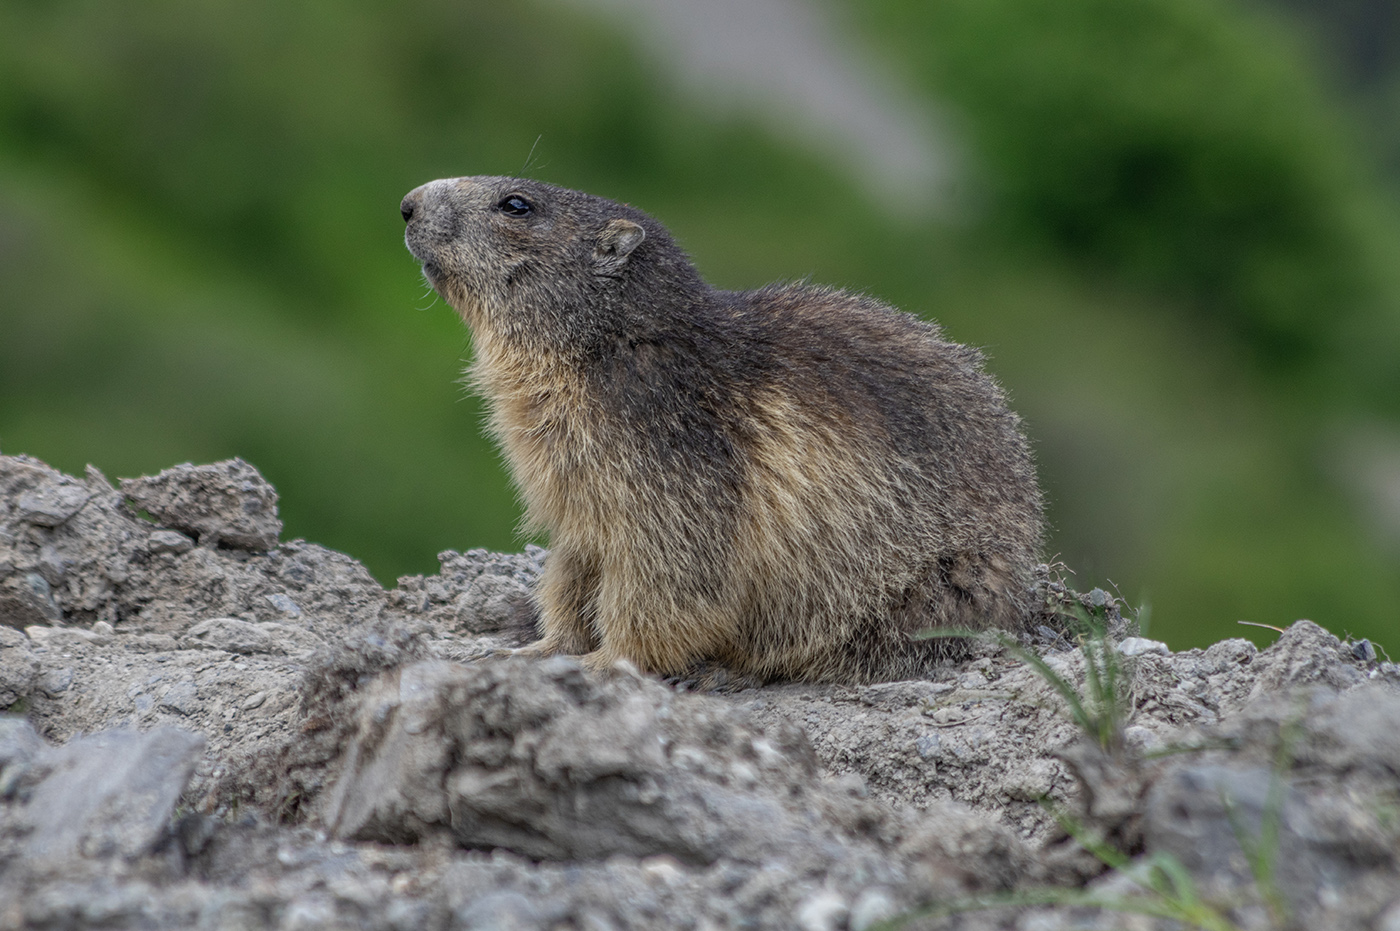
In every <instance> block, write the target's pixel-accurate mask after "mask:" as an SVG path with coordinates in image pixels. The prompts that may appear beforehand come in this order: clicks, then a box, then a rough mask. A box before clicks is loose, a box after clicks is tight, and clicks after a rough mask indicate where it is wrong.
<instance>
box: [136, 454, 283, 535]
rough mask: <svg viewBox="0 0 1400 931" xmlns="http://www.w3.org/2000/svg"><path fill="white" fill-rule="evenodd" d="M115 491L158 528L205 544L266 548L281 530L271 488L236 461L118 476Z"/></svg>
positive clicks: (181, 466)
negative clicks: (149, 474) (140, 475)
mask: <svg viewBox="0 0 1400 931" xmlns="http://www.w3.org/2000/svg"><path fill="white" fill-rule="evenodd" d="M121 491H122V494H123V495H125V496H126V497H127V499H128V500H130V502H131V504H132V506H133V507H136V508H140V509H143V510H145V511H147V512H148V513H149V514H150V515H151V516H152V517H154V518H155V520H156V523H157V524H159V525H160V526H161V527H164V528H168V529H171V530H179V531H182V532H184V533H188V534H193V535H195V536H197V537H198V538H199V541H200V543H201V544H203V545H205V546H215V545H219V544H222V545H224V546H232V547H237V548H239V549H247V550H270V549H272V548H273V547H275V546H276V545H277V538H278V537H279V536H281V534H282V521H281V520H280V519H279V518H278V516H277V491H276V490H275V489H274V488H273V487H272V486H271V485H269V484H268V483H267V481H266V480H265V479H264V478H263V477H262V476H261V475H260V474H258V470H257V469H255V468H253V467H252V466H251V465H249V464H248V463H246V462H244V461H243V460H242V459H228V460H225V461H223V462H216V463H214V464H213V465H203V466H196V465H190V464H189V463H185V464H184V465H178V466H175V467H174V468H172V469H166V470H165V471H164V472H162V473H160V474H159V475H157V476H154V477H151V478H124V479H122V480H121Z"/></svg>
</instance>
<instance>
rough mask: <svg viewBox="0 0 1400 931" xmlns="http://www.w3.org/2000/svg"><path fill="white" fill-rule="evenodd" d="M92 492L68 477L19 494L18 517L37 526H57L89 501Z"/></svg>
mask: <svg viewBox="0 0 1400 931" xmlns="http://www.w3.org/2000/svg"><path fill="white" fill-rule="evenodd" d="M91 497H92V492H91V491H89V490H88V489H87V488H86V487H85V486H83V485H81V484H79V483H77V482H75V481H73V480H71V479H68V480H67V481H65V482H64V483H62V484H55V485H49V486H47V487H44V488H40V489H36V490H34V491H27V492H25V493H24V494H22V495H20V496H19V502H18V517H19V519H20V520H22V521H24V522H25V523H27V524H33V525H34V526H36V527H57V526H59V525H60V524H62V523H64V522H65V521H67V520H68V519H69V518H71V517H72V516H73V515H74V514H76V513H78V511H79V510H80V509H81V508H82V506H83V505H85V504H87V503H88V499H89V498H91Z"/></svg>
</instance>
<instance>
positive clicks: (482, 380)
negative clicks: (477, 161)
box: [401, 177, 1041, 682]
mask: <svg viewBox="0 0 1400 931" xmlns="http://www.w3.org/2000/svg"><path fill="white" fill-rule="evenodd" d="M401 210H402V213H403V217H404V220H405V221H406V222H407V224H408V230H407V233H406V234H405V242H406V243H407V245H408V249H409V251H410V252H412V253H413V255H414V257H415V258H416V259H417V260H418V261H419V262H421V263H422V266H423V274H424V276H425V277H426V278H427V280H428V282H429V283H430V284H431V285H432V286H433V288H435V289H436V290H437V292H438V293H439V294H441V295H442V297H443V298H444V299H445V300H446V301H447V302H448V303H449V304H451V305H452V306H453V307H454V308H456V310H457V311H458V312H459V313H460V314H461V316H462V319H463V320H464V321H466V323H467V325H468V326H469V327H470V328H471V331H472V334H473V343H474V354H475V361H474V363H473V364H472V366H471V368H470V370H469V375H470V380H471V382H472V384H473V385H474V387H475V388H476V389H477V390H478V391H479V392H480V393H481V394H482V395H483V396H484V397H485V399H486V401H487V402H488V406H489V409H490V430H491V432H492V433H493V434H494V436H495V438H496V439H497V440H498V441H499V443H500V445H501V447H502V449H503V450H504V452H505V456H506V459H507V461H508V463H509V466H510V470H511V472H512V473H513V476H514V480H515V482H516V484H517V485H518V487H519V490H520V493H521V495H522V497H523V501H524V505H525V509H526V517H527V520H528V521H530V522H531V523H532V524H533V525H535V526H539V527H543V528H544V529H546V530H547V531H548V534H549V543H550V549H551V552H550V556H549V559H548V561H547V562H546V565H545V572H544V576H543V577H542V578H541V580H540V584H539V586H538V590H537V592H536V606H537V608H538V611H539V615H540V616H539V623H540V629H541V633H542V639H540V640H538V641H537V642H536V643H535V644H532V646H531V647H530V648H527V649H529V650H530V651H532V652H540V653H546V654H551V653H572V654H584V656H583V661H584V663H585V665H587V666H589V667H591V668H595V669H597V668H604V667H607V666H610V665H611V664H612V663H613V662H614V661H615V660H617V659H620V658H625V659H627V660H630V661H631V662H633V663H634V664H636V666H637V667H639V668H640V669H641V670H643V671H645V672H649V673H653V674H664V675H685V674H686V673H687V672H688V671H690V670H692V669H695V668H703V667H705V666H706V665H712V664H720V665H721V666H722V667H724V668H725V669H726V670H729V671H731V672H732V673H734V674H736V675H737V676H740V677H743V678H746V679H749V680H751V681H752V680H758V681H767V680H771V679H800V680H808V681H828V682H870V681H880V680H889V679H900V678H911V677H916V676H919V675H921V674H923V673H925V672H927V671H928V669H929V668H930V667H931V666H932V664H934V663H935V662H936V661H937V660H938V659H939V658H940V656H941V655H943V654H945V653H946V652H947V650H948V641H946V640H938V639H934V640H928V639H913V638H912V637H911V634H913V633H916V632H918V631H920V630H923V629H927V628H933V627H960V628H972V629H985V628H989V627H999V628H1003V629H1007V630H1013V631H1014V630H1018V629H1021V628H1023V627H1024V625H1025V624H1026V623H1027V619H1028V618H1029V617H1030V615H1031V604H1030V601H1031V594H1030V592H1031V587H1032V573H1033V571H1034V564H1035V561H1036V558H1037V555H1038V550H1039V547H1040V543H1041V503H1040V492H1039V488H1038V486H1037V483H1036V477H1035V469H1034V465H1033V463H1032V460H1031V453H1030V449H1029V447H1028V444H1027V442H1026V439H1025V437H1024V436H1023V435H1022V432H1021V429H1020V420H1019V418H1018V417H1017V416H1016V415H1015V414H1014V413H1012V412H1011V411H1010V410H1009V409H1008V408H1007V406H1006V402H1005V399H1004V397H1003V395H1002V392H1001V390H1000V389H999V388H998V387H997V385H996V384H995V383H994V382H993V381H992V379H991V378H990V377H989V376H988V375H986V374H985V373H984V372H983V370H982V357H981V354H980V353H979V352H978V351H977V350H975V349H971V348H968V347H966V346H961V345H958V344H956V343H951V342H948V341H946V340H944V339H943V338H942V336H941V335H940V331H939V329H938V327H937V326H936V325H934V324H931V323H925V322H923V321H921V320H919V319H917V318H916V317H913V316H911V315H909V314H905V313H902V312H900V311H898V310H895V309H894V308H891V307H888V306H886V305H884V304H881V303H879V302H878V301H875V300H872V299H870V298H868V297H863V296H860V295H857V294H849V293H846V292H843V291H838V290H833V289H829V288H820V287H811V286H808V285H805V284H778V285H770V286H768V287H764V288H760V289H758V290H756V291H721V290H718V289H716V288H712V287H710V286H709V285H708V284H706V283H705V282H704V281H703V280H702V279H701V278H700V275H699V273H698V272H697V271H696V270H695V268H694V267H693V266H692V265H691V263H690V261H689V259H688V258H687V257H686V255H685V253H684V252H682V251H681V249H680V248H679V247H678V246H677V245H676V244H675V242H674V241H673V240H672V238H671V236H670V235H669V234H668V233H667V232H666V230H665V228H664V227H662V225H661V224H660V223H658V222H657V221H656V220H654V219H652V218H651V217H649V216H647V215H646V214H644V213H642V212H641V211H639V210H636V209H634V208H632V207H630V206H625V205H622V204H617V203H613V202H611V201H608V200H604V199H603V198H600V197H594V196H592V195H589V194H583V193H579V192H577V191H570V190H565V189H563V188H558V187H553V186H551V185H547V184H542V183H539V182H536V181H528V180H521V179H518V178H493V177H474V178H452V179H445V180H439V181H433V182H430V183H428V184H425V185H423V186H422V187H419V188H416V189H415V190H413V191H412V192H410V193H409V195H408V196H407V197H405V198H404V199H403V203H402V205H401Z"/></svg>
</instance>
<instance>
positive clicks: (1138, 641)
mask: <svg viewBox="0 0 1400 931" xmlns="http://www.w3.org/2000/svg"><path fill="white" fill-rule="evenodd" d="M1118 652H1119V653H1122V654H1123V655H1124V656H1141V655H1142V654H1144V653H1158V654H1161V655H1162V656H1168V655H1170V654H1171V650H1169V649H1167V645H1166V644H1165V643H1163V642H1161V641H1160V640H1148V639H1147V638H1146V637H1128V638H1127V639H1126V640H1124V641H1123V642H1122V643H1120V644H1118Z"/></svg>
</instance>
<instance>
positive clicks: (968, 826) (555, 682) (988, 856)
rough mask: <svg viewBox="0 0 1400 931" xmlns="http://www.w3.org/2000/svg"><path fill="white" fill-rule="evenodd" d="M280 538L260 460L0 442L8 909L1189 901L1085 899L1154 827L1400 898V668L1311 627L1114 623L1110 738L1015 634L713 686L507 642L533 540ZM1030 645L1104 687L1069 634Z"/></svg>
mask: <svg viewBox="0 0 1400 931" xmlns="http://www.w3.org/2000/svg"><path fill="white" fill-rule="evenodd" d="M279 533H280V522H278V521H277V517H276V493H275V491H273V490H272V488H271V486H269V485H267V483H266V482H265V481H263V480H262V478H261V477H260V476H258V475H257V473H256V471H255V470H253V469H252V467H251V466H248V465H247V464H246V463H243V462H241V461H238V460H234V461H232V462H227V463H217V464H214V465H209V466H189V465H185V466H177V467H175V468H174V469H170V470H167V471H166V472H164V473H162V474H161V475H159V476H156V477H153V478H149V479H138V480H134V481H131V480H128V481H123V482H122V483H121V486H120V489H119V488H118V487H116V486H113V485H112V484H111V483H110V482H108V481H107V479H106V478H105V477H103V476H102V475H101V473H100V472H98V471H97V470H95V469H89V471H88V474H87V475H86V476H85V477H83V478H76V477H72V476H66V475H63V474H61V473H59V472H57V471H55V470H53V469H51V468H49V467H48V466H46V465H44V464H43V463H41V462H38V461H36V460H33V459H28V458H25V457H0V703H3V705H4V707H6V708H8V709H9V711H10V713H9V714H8V715H6V716H4V717H0V819H3V820H0V927H15V928H19V927H24V928H49V927H52V928H59V927H62V928H99V927H102V928H106V927H141V928H167V927H168V928H186V927H210V928H222V927H230V928H232V927H238V928H261V927H267V928H273V927H277V928H281V927H297V928H313V927H328V928H329V927H337V928H340V927H352V928H409V927H411V928H458V927H461V928H525V929H529V928H540V929H578V931H585V929H587V931H593V929H624V928H626V929H631V928H637V929H641V928H685V929H705V931H716V929H729V928H734V929H738V928H801V929H833V931H835V929H866V928H871V927H874V926H876V924H877V923H878V922H879V921H880V920H881V919H884V918H888V917H891V916H895V915H903V914H908V913H910V912H911V911H912V910H917V909H921V908H922V909H927V908H930V907H937V906H939V905H947V904H949V903H958V902H960V903H962V904H964V905H965V904H968V902H969V901H970V900H971V897H975V896H983V897H986V896H996V895H1008V894H1009V895H1013V896H1015V895H1020V896H1022V900H1023V901H1022V904H1021V905H1020V906H1018V907H1014V908H1000V909H996V910H979V911H966V912H953V913H948V914H943V913H939V914H932V913H930V914H928V915H926V916H925V917H923V918H920V919H918V920H917V921H916V922H915V923H914V925H912V926H916V927H931V928H932V927H938V928H1022V929H1031V928H1035V929H1056V928H1110V927H1128V926H1131V927H1142V928H1157V927H1161V928H1166V927H1171V926H1172V925H1170V924H1169V923H1168V922H1167V921H1166V920H1165V919H1162V918H1153V917H1149V916H1146V915H1141V914H1136V915H1131V916H1129V915H1126V914H1125V913H1123V912H1121V911H1104V910H1101V909H1098V908H1093V907H1087V906H1085V905H1083V904H1082V903H1081V904H1076V901H1075V900H1073V896H1083V895H1097V896H1099V897H1100V898H1104V897H1118V898H1123V897H1127V898H1130V899H1132V898H1134V897H1135V898H1136V901H1137V902H1138V904H1139V905H1141V904H1142V903H1144V902H1151V903H1157V904H1160V899H1161V897H1160V896H1157V897H1156V898H1154V897H1153V896H1152V895H1151V894H1149V893H1145V892H1144V891H1143V890H1142V889H1141V887H1140V886H1137V885H1134V883H1133V882H1132V881H1131V876H1130V874H1131V871H1132V870H1134V869H1144V870H1145V869H1146V868H1147V867H1148V866H1149V865H1151V864H1152V863H1161V862H1169V863H1171V864H1180V866H1181V868H1182V870H1183V872H1184V875H1185V876H1189V877H1191V882H1192V883H1193V884H1194V885H1193V888H1194V891H1195V892H1196V893H1197V894H1198V895H1200V896H1201V897H1203V899H1204V900H1206V901H1207V902H1213V903H1216V906H1215V907H1217V909H1218V911H1219V912H1220V913H1221V914H1222V915H1224V916H1227V917H1228V918H1229V919H1230V920H1231V921H1233V922H1234V923H1235V925H1236V926H1237V927H1240V928H1256V927H1258V928H1267V927H1310V928H1321V927H1327V928H1339V929H1348V928H1358V929H1360V928H1368V929H1387V931H1393V929H1395V928H1400V891H1397V890H1400V817H1397V815H1396V812H1400V737H1397V734H1400V729H1397V727H1396V723H1395V722H1396V721H1400V670H1397V668H1396V667H1395V666H1394V665H1392V664H1390V663H1384V662H1380V661H1378V660H1377V657H1376V651H1375V650H1374V648H1372V647H1371V645H1370V644H1366V643H1364V642H1362V643H1343V642H1340V641H1338V640H1337V639H1336V638H1335V637H1333V636H1332V635H1331V634H1329V633H1327V632H1326V631H1324V630H1322V629H1321V628H1319V627H1317V626H1316V625H1313V624H1311V623H1309V622H1306V621H1299V622H1297V623H1296V624H1294V625H1293V626H1292V627H1291V628H1289V629H1288V631H1287V632H1286V633H1285V634H1283V635H1282V636H1281V637H1280V638H1279V641H1278V642H1277V643H1276V644H1275V645H1274V646H1272V647H1270V648H1269V649H1267V650H1263V651H1258V650H1256V649H1255V648H1254V647H1253V645H1251V644H1250V643H1248V642H1247V641H1244V640H1226V641H1222V642H1221V643H1218V644H1215V645H1214V646H1212V647H1211V648H1210V649H1208V650H1193V651H1190V652H1187V653H1177V654H1173V653H1170V652H1168V651H1167V650H1166V648H1165V647H1164V646H1162V645H1161V644H1155V643H1153V642H1152V641H1147V640H1143V639H1141V638H1134V637H1130V636H1128V635H1129V634H1131V633H1132V631H1129V630H1121V629H1120V630H1116V631H1115V633H1114V638H1115V639H1114V640H1113V647H1112V648H1113V650H1114V655H1115V656H1117V657H1118V662H1119V663H1120V664H1121V667H1122V670H1123V676H1124V684H1125V688H1124V690H1123V695H1122V698H1121V700H1122V702H1123V703H1124V704H1123V707H1124V708H1125V710H1126V717H1125V722H1124V724H1125V726H1124V727H1123V729H1122V730H1121V732H1120V734H1121V739H1120V741H1119V742H1118V743H1116V744H1114V745H1111V746H1109V747H1107V748H1103V747H1100V746H1099V745H1098V744H1095V743H1091V742H1087V741H1086V740H1085V738H1084V734H1083V732H1082V731H1081V729H1080V728H1078V727H1076V725H1075V724H1073V723H1072V722H1071V721H1070V719H1069V717H1068V716H1067V715H1066V714H1065V712H1064V702H1063V699H1062V698H1061V696H1060V695H1059V694H1058V693H1057V692H1056V690H1055V689H1054V688H1053V687H1052V685H1051V684H1050V682H1049V681H1048V679H1047V677H1046V675H1045V674H1044V673H1042V672H1037V671H1036V670H1034V669H1032V668H1031V667H1030V666H1029V665H1028V664H1027V663H1026V662H1024V661H1022V660H1021V659H1018V658H1017V657H1016V656H1014V655H1012V654H1011V653H1009V652H1007V651H1006V650H1003V649H997V648H993V647H982V648H979V649H977V650H976V651H974V655H972V656H971V657H969V658H968V659H967V660H966V661H964V662H960V663H957V664H950V665H948V666H946V667H943V668H942V669H940V670H939V671H938V674H937V676H936V677H935V678H934V679H931V680H928V681H922V680H921V681H910V682H891V683H881V684H877V685H869V686H861V687H846V686H811V685H801V684H791V685H779V686H771V687H766V688H760V689H747V690H744V691H737V692H731V693H724V694H720V693H716V694H696V693H692V692H689V691H686V690H685V689H683V688H678V687H676V686H675V685H673V684H668V683H663V682H657V681H654V680H650V679H647V678H645V677H641V676H638V675H636V674H635V673H634V672H631V671H629V670H626V669H619V670H616V671H614V672H613V673H612V674H611V675H608V676H603V677H598V676H593V675H590V674H587V673H585V672H584V671H583V670H582V669H581V668H579V666H578V665H577V664H576V663H575V662H573V661H572V660H570V659H567V658H554V659H549V660H532V659H527V658H523V657H503V656H500V655H498V654H499V653H500V651H501V650H502V648H504V647H509V646H511V645H514V644H517V643H519V642H520V640H521V638H522V636H523V635H524V631H525V627H526V626H528V625H527V621H528V614H529V607H528V606H529V591H530V588H531V586H532V585H533V584H534V582H535V580H536V579H537V578H538V576H539V573H540V571H541V568H542V564H543V561H544V560H545V559H546V558H547V554H546V553H545V552H544V551H543V550H539V549H534V548H532V549H530V550H529V551H527V552H526V553H524V554H518V555H502V554H493V553H486V552H484V551H472V552H468V553H456V552H448V553H444V554H442V556H441V564H442V569H441V571H440V572H439V573H438V574H437V575H433V576H428V577H421V576H415V577H409V578H404V579H400V580H399V584H398V586H397V587H396V588H395V589H393V590H391V591H385V590H384V589H383V588H382V587H380V586H379V585H378V584H377V583H376V582H375V581H374V579H373V578H372V577H370V575H369V574H368V573H367V572H366V571H365V570H364V569H363V567H361V566H360V565H359V564H358V563H356V562H355V561H354V560H353V559H351V558H349V557H347V556H345V555H342V554H339V553H335V552H332V551H330V550H326V549H324V548H322V547H319V546H316V545H314V544H311V543H306V542H304V541H291V542H285V543H284V542H278V534H279ZM1024 648H1026V649H1031V650H1034V651H1035V652H1036V655H1037V656H1039V657H1041V658H1042V659H1043V660H1044V662H1045V663H1046V664H1047V666H1048V667H1049V668H1050V669H1051V670H1052V671H1053V672H1054V673H1056V674H1058V675H1059V676H1061V677H1063V678H1064V679H1065V680H1066V681H1068V682H1070V683H1073V684H1075V685H1076V686H1077V687H1078V688H1079V689H1080V690H1081V691H1082V690H1084V689H1085V688H1086V685H1085V682H1086V660H1085V653H1084V651H1083V650H1082V649H1080V648H1079V647H1078V646H1076V645H1075V644H1072V643H1070V642H1069V641H1068V640H1067V639H1065V638H1064V637H1063V636H1062V635H1061V633H1060V632H1058V631H1055V630H1048V629H1047V630H1044V631H1042V632H1041V635H1040V636H1039V638H1038V641H1037V642H1036V643H1028V644H1025V645H1024ZM1183 748H1188V749H1187V750H1186V752H1175V753H1169V754H1165V755H1157V753H1158V752H1159V751H1165V750H1182V749H1183ZM1047 802H1048V803H1049V804H1050V805H1052V806H1058V807H1059V808H1060V809H1061V810H1063V811H1065V812H1069V813H1071V814H1072V817H1073V822H1074V824H1075V826H1076V831H1078V832H1080V833H1081V834H1084V835H1092V836H1096V837H1101V838H1104V839H1105V840H1106V841H1107V842H1109V843H1111V844H1113V845H1115V847H1116V849H1119V850H1121V851H1122V853H1123V854H1124V856H1125V858H1126V865H1124V866H1122V867H1121V868H1119V869H1113V870H1110V869H1108V868H1107V867H1105V866H1104V865H1103V864H1102V863H1101V862H1100V861H1099V860H1097V859H1096V858H1094V857H1092V856H1090V855H1088V854H1087V853H1085V851H1084V850H1083V848H1082V846H1081V845H1080V844H1079V843H1077V842H1075V841H1074V840H1073V839H1071V838H1068V837H1067V836H1066V835H1065V833H1064V831H1063V830H1062V829H1061V828H1060V827H1059V826H1058V825H1057V823H1056V821H1055V819H1054V818H1053V817H1052V816H1051V815H1050V814H1049V813H1048V808H1047ZM1257 839H1262V841H1259V842H1256V840H1257ZM1261 849H1262V850H1264V851H1265V852H1267V853H1268V862H1267V863H1265V864H1264V865H1265V866H1267V867H1268V870H1267V871H1266V873H1265V874H1264V876H1263V877H1262V879H1261V875H1260V872H1259V869H1258V864H1256V866H1255V868H1251V867H1250V854H1251V853H1252V852H1253V853H1257V852H1258V851H1259V850H1261ZM1168 857H1169V858H1170V859H1169V861H1164V860H1163V858H1168ZM1154 858H1155V859H1154ZM1143 875H1144V876H1146V875H1147V874H1146V873H1144V874H1143ZM1270 877H1272V879H1270ZM1047 887H1053V888H1056V889H1058V890H1060V893H1059V894H1060V895H1061V899H1060V900H1059V903H1058V904H1051V905H1044V904H1042V905H1036V906H1031V905H1028V904H1025V902H1026V901H1029V899H1028V898H1027V897H1029V896H1032V895H1039V894H1040V893H1039V892H1038V891H1037V890H1042V889H1045V888H1047ZM1133 922H1136V924H1133Z"/></svg>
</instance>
